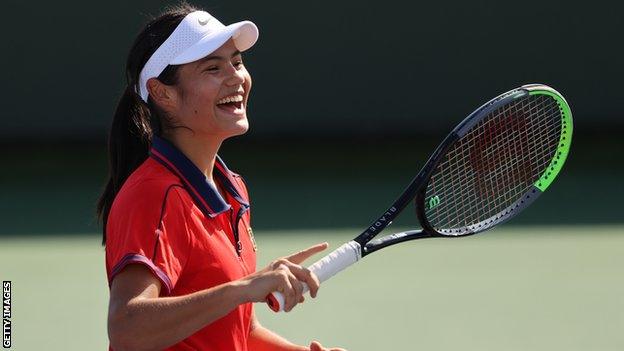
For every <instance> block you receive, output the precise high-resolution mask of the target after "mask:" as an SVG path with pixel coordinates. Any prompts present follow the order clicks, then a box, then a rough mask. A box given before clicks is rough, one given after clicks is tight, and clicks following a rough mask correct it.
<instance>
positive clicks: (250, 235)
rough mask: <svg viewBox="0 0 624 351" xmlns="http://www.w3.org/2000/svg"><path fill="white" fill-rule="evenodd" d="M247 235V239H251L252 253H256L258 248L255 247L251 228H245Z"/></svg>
mask: <svg viewBox="0 0 624 351" xmlns="http://www.w3.org/2000/svg"><path fill="white" fill-rule="evenodd" d="M247 233H248V234H249V239H251V243H252V244H253V248H254V251H258V246H257V245H256V238H254V235H253V230H251V227H249V228H247Z"/></svg>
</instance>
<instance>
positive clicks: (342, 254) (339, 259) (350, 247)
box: [266, 241, 362, 312]
mask: <svg viewBox="0 0 624 351" xmlns="http://www.w3.org/2000/svg"><path fill="white" fill-rule="evenodd" d="M361 257H362V250H361V248H360V244H358V243H357V242H356V241H349V242H348V243H346V244H344V245H342V246H340V247H339V248H337V249H336V250H334V251H332V252H331V253H330V254H329V255H327V256H325V257H323V258H321V259H320V260H318V261H316V263H314V264H313V265H311V266H310V267H308V269H309V270H310V271H312V272H313V273H314V274H316V276H317V277H318V279H319V282H320V283H322V282H324V281H326V280H327V279H329V278H331V277H333V276H334V275H336V273H338V272H340V271H342V270H343V269H345V268H347V267H349V266H350V265H352V264H354V263H355V262H357V261H358V260H359V259H360V258H361ZM309 290H310V288H309V287H308V285H307V284H306V283H303V293H304V294H305V293H307V292H308V291H309ZM266 302H267V305H269V308H270V309H272V310H273V311H274V312H280V311H284V302H285V300H284V295H283V294H282V293H281V292H279V291H274V292H272V293H270V294H269V296H267V298H266Z"/></svg>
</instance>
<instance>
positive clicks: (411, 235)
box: [362, 230, 436, 257]
mask: <svg viewBox="0 0 624 351" xmlns="http://www.w3.org/2000/svg"><path fill="white" fill-rule="evenodd" d="M434 236H436V235H432V234H429V233H427V232H425V231H422V230H408V231H405V232H400V233H395V234H390V235H386V236H384V237H381V238H379V239H374V240H371V241H370V242H368V243H367V244H366V245H364V246H363V247H362V257H364V256H366V255H368V254H371V253H373V252H375V251H377V250H381V249H383V248H384V247H388V246H391V245H394V244H398V243H402V242H404V241H409V240H417V239H426V238H433V237H434Z"/></svg>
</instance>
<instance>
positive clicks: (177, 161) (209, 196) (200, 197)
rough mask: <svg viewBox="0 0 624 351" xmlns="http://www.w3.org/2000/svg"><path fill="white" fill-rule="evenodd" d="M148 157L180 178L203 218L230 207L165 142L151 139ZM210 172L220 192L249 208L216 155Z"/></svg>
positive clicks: (195, 169)
mask: <svg viewBox="0 0 624 351" xmlns="http://www.w3.org/2000/svg"><path fill="white" fill-rule="evenodd" d="M149 154H150V157H152V158H153V159H155V160H156V161H158V162H159V163H161V164H162V165H163V166H165V167H167V169H169V170H170V171H171V172H172V173H173V174H175V175H176V176H178V177H179V178H180V180H181V181H182V183H183V184H184V187H185V188H186V189H187V190H188V192H189V194H190V195H191V197H192V198H193V200H194V201H195V203H196V204H197V206H198V207H199V208H200V209H201V210H202V211H203V212H204V213H205V214H206V215H208V216H210V217H214V216H216V215H218V214H220V213H223V212H225V211H227V210H229V209H230V208H231V206H230V204H228V203H227V201H225V200H224V199H223V197H222V196H221V194H220V193H219V192H218V191H217V189H215V187H214V186H213V185H212V184H210V183H209V182H208V180H207V179H206V176H205V175H204V174H203V173H202V172H201V171H200V170H199V168H197V166H195V164H194V163H193V162H192V161H191V160H189V159H188V158H187V157H186V156H185V155H184V154H183V153H182V152H181V151H180V150H178V149H177V148H176V147H175V146H174V145H173V144H171V143H170V142H168V141H167V140H165V139H163V138H160V137H158V136H154V137H153V140H152V147H151V149H150V152H149ZM212 173H213V177H214V179H215V181H217V182H219V184H221V186H222V187H223V189H225V191H227V192H228V193H229V194H230V195H231V196H232V197H233V198H234V199H235V200H236V201H237V202H238V203H239V204H240V205H241V206H244V207H249V203H248V202H247V199H245V198H244V197H243V196H242V194H243V193H242V192H241V191H240V190H239V189H238V188H237V187H236V181H234V179H233V178H234V176H233V174H232V172H231V171H230V170H229V169H228V168H227V167H226V166H225V163H223V160H221V158H220V157H219V156H218V155H217V158H216V160H215V165H214V169H213V171H212Z"/></svg>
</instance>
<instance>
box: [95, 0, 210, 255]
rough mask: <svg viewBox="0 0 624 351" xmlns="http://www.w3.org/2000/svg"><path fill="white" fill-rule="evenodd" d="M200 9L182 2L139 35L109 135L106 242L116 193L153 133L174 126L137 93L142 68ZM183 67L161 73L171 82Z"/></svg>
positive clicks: (101, 210)
mask: <svg viewBox="0 0 624 351" xmlns="http://www.w3.org/2000/svg"><path fill="white" fill-rule="evenodd" d="M197 10H198V9H197V8H195V7H193V6H191V5H189V4H188V3H186V2H182V3H180V4H179V5H177V6H175V7H171V8H169V9H167V10H165V12H163V13H162V14H160V15H159V16H158V17H156V18H154V19H152V20H151V21H150V22H149V23H147V25H146V26H145V27H144V28H143V30H141V32H140V33H139V34H138V35H137V37H136V39H135V40H134V43H133V44H132V48H131V49H130V52H129V54H128V58H127V61H126V82H127V86H126V89H125V91H124V93H123V95H122V96H121V98H120V99H119V103H118V104H117V108H116V110H115V114H114V116H113V123H112V125H111V129H110V134H109V138H108V164H109V174H108V181H107V183H106V186H105V188H104V191H103V192H102V195H101V196H100V198H99V200H98V203H97V216H98V219H99V221H100V223H102V227H103V229H102V245H105V244H106V221H107V220H108V214H109V212H110V209H111V206H112V204H113V200H114V199H115V196H116V195H117V193H118V192H119V189H121V186H122V185H123V183H124V182H125V181H126V179H127V178H128V176H130V174H131V173H132V172H134V170H135V169H137V167H139V165H141V163H143V161H145V159H147V157H148V151H149V148H150V145H151V141H152V135H154V134H155V135H161V134H162V132H163V130H166V129H169V128H174V126H172V123H171V121H170V120H169V118H168V116H167V115H166V114H165V113H163V111H161V110H160V109H159V108H158V107H157V106H156V105H155V104H154V103H153V101H152V100H151V99H149V98H148V102H147V103H145V102H144V101H143V100H142V99H141V97H140V96H139V95H138V94H137V91H138V86H139V83H138V82H139V75H140V73H141V69H143V66H144V65H145V63H146V62H147V60H149V58H150V57H151V56H152V54H154V52H155V51H156V50H157V49H158V47H159V46H160V45H161V44H162V43H163V42H164V41H165V40H166V39H167V38H168V37H169V36H170V35H171V33H173V31H174V30H175V28H176V27H177V26H178V24H180V22H181V21H182V20H183V19H184V17H186V15H188V14H189V13H191V12H194V11H197ZM178 67H179V66H175V65H170V66H167V68H165V70H164V71H163V72H162V73H161V74H160V75H159V76H158V80H160V81H161V82H162V83H164V84H167V85H173V84H176V83H177V79H178V75H177V71H178Z"/></svg>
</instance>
